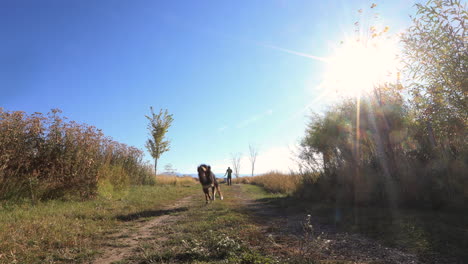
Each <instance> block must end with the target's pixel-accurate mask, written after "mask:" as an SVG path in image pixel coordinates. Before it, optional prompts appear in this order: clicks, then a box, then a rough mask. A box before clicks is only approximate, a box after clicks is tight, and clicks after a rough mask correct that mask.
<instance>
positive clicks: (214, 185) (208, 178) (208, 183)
mask: <svg viewBox="0 0 468 264" xmlns="http://www.w3.org/2000/svg"><path fill="white" fill-rule="evenodd" d="M197 171H198V179H199V180H200V183H201V185H202V188H203V192H204V193H205V200H206V203H208V200H215V199H216V191H218V193H219V198H220V199H221V200H223V194H222V193H221V191H220V190H219V185H218V181H217V180H216V176H215V175H214V173H213V172H212V171H211V167H210V166H209V165H205V164H202V165H200V166H198V168H197ZM210 187H211V190H212V196H211V195H210V190H209V189H210Z"/></svg>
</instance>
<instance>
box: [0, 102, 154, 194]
mask: <svg viewBox="0 0 468 264" xmlns="http://www.w3.org/2000/svg"><path fill="white" fill-rule="evenodd" d="M151 183H154V178H153V176H152V173H151V169H150V168H149V166H148V164H146V163H145V162H143V151H141V150H139V149H137V148H134V147H130V146H127V145H125V144H121V143H118V142H116V141H113V140H112V139H110V138H108V137H105V136H104V134H103V133H102V132H101V130H99V129H97V128H95V127H93V126H89V125H86V124H79V123H76V122H74V121H67V119H66V118H65V117H63V116H61V111H60V110H58V109H53V110H52V111H51V112H50V113H48V114H47V115H43V114H41V113H34V114H26V113H25V112H22V111H14V112H9V111H5V110H3V109H2V108H0V200H6V199H18V198H24V197H27V198H30V199H32V200H33V201H35V202H36V201H38V200H42V199H51V198H59V197H71V196H73V197H81V198H89V197H93V196H95V195H96V194H97V193H98V189H99V187H103V188H104V189H111V190H112V191H116V190H121V189H124V188H126V187H128V186H129V185H135V184H151Z"/></svg>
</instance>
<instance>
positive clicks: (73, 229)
mask: <svg viewBox="0 0 468 264" xmlns="http://www.w3.org/2000/svg"><path fill="white" fill-rule="evenodd" d="M197 187H199V186H197V185H194V184H192V183H179V184H177V183H175V184H169V185H163V186H138V187H132V188H131V189H128V190H127V191H124V192H122V193H120V194H119V195H118V196H116V197H114V198H112V199H110V198H104V197H98V198H96V199H94V200H88V201H82V202H78V201H58V200H53V201H47V202H40V203H39V204H36V205H35V206H33V205H31V203H29V202H24V203H15V204H8V203H3V204H0V206H1V207H0V263H5V264H7V263H82V262H88V261H89V260H90V259H92V258H93V257H94V255H95V254H96V253H97V251H98V249H99V244H100V243H101V242H102V241H101V240H102V237H103V235H104V234H107V233H112V232H115V231H116V230H118V229H119V227H120V226H121V225H122V221H121V220H119V219H122V217H124V216H126V215H131V214H138V213H139V212H144V211H145V210H149V209H152V210H153V209H157V208H160V207H162V206H164V205H166V204H168V203H171V202H173V201H175V200H177V199H180V198H181V197H184V196H187V195H189V194H192V193H194V192H195V191H199V190H198V189H199V188H197Z"/></svg>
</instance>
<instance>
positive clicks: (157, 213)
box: [116, 207, 188, 222]
mask: <svg viewBox="0 0 468 264" xmlns="http://www.w3.org/2000/svg"><path fill="white" fill-rule="evenodd" d="M187 210H188V208H187V207H179V208H173V209H165V210H147V211H141V212H136V213H133V214H127V215H118V216H116V219H118V220H120V221H123V222H129V221H135V220H137V219H140V218H144V217H156V216H161V215H168V214H173V213H178V212H184V211H187Z"/></svg>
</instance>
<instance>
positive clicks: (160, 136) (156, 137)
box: [146, 107, 174, 174]
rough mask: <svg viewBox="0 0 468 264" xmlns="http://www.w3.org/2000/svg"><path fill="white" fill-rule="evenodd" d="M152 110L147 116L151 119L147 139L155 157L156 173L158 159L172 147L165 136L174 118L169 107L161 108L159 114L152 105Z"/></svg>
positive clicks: (148, 147)
mask: <svg viewBox="0 0 468 264" xmlns="http://www.w3.org/2000/svg"><path fill="white" fill-rule="evenodd" d="M150 110H151V115H150V116H146V118H148V120H149V124H148V130H149V134H150V138H149V139H148V140H147V141H146V148H147V149H148V152H149V153H150V155H151V156H152V157H153V158H154V173H155V174H157V168H158V159H159V158H160V157H161V155H162V154H163V153H164V152H166V151H169V149H170V141H169V140H167V139H165V136H166V133H167V131H168V130H169V127H170V126H171V124H172V121H173V120H174V119H173V118H172V114H169V113H168V111H167V109H166V110H164V111H163V110H162V109H161V110H159V113H158V114H156V113H155V112H154V110H153V107H150Z"/></svg>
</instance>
